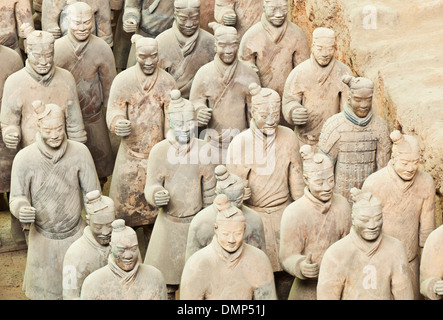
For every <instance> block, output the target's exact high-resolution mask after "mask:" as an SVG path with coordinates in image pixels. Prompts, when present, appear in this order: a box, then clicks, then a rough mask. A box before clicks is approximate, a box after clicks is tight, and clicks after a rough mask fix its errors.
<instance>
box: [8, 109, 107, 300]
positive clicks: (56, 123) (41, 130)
mask: <svg viewBox="0 0 443 320" xmlns="http://www.w3.org/2000/svg"><path fill="white" fill-rule="evenodd" d="M32 107H33V108H34V110H35V114H36V118H37V127H38V131H37V133H36V135H35V142H34V143H32V144H30V145H29V146H27V147H26V148H23V149H22V150H20V151H19V152H18V153H17V155H16V156H15V158H14V162H13V164H12V173H11V196H10V201H9V206H10V210H11V213H12V214H13V215H14V216H15V217H16V218H18V219H19V220H20V222H21V223H22V224H23V228H24V229H25V230H29V239H28V253H27V259H26V269H25V279H24V283H23V290H24V291H25V294H26V296H27V297H28V298H29V299H32V300H37V299H38V300H40V299H42V300H56V299H62V291H63V288H62V282H63V281H62V275H63V273H62V267H63V258H64V255H65V253H66V251H67V250H68V248H69V246H70V245H71V244H72V243H73V242H74V241H75V240H77V239H78V238H80V237H81V236H82V233H83V229H84V227H85V226H86V224H85V221H84V220H83V218H82V215H81V214H82V208H83V201H84V200H83V199H84V197H85V196H86V194H87V193H88V192H90V191H93V190H100V184H99V181H98V177H97V173H96V171H95V166H94V161H93V160H92V156H91V154H90V152H89V150H88V148H87V147H86V146H85V145H84V144H82V143H79V142H77V141H72V140H69V139H67V137H66V133H65V109H64V108H60V107H59V106H58V105H55V104H44V103H43V102H42V101H35V102H34V103H33V104H32Z"/></svg>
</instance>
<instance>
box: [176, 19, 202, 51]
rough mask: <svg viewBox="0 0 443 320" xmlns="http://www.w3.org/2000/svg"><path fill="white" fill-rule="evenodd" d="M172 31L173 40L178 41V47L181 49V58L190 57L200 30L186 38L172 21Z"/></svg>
mask: <svg viewBox="0 0 443 320" xmlns="http://www.w3.org/2000/svg"><path fill="white" fill-rule="evenodd" d="M172 30H174V34H175V38H176V39H177V41H178V45H179V47H180V49H181V53H182V54H183V57H186V56H188V55H190V54H191V53H192V52H193V51H194V48H195V45H196V43H197V40H198V36H199V34H200V28H198V29H197V30H196V31H195V33H194V34H193V35H192V36H190V37H186V36H184V35H183V34H182V33H181V32H180V30H179V29H178V26H177V23H176V22H175V21H174V23H173V25H172Z"/></svg>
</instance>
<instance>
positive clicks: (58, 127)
mask: <svg viewBox="0 0 443 320" xmlns="http://www.w3.org/2000/svg"><path fill="white" fill-rule="evenodd" d="M38 127H39V131H40V135H41V137H42V139H43V142H44V143H45V144H47V145H48V146H49V147H51V148H53V149H57V148H59V147H60V146H61V144H62V142H63V140H64V139H65V119H63V118H62V117H58V116H46V117H44V118H43V119H41V120H39V122H38Z"/></svg>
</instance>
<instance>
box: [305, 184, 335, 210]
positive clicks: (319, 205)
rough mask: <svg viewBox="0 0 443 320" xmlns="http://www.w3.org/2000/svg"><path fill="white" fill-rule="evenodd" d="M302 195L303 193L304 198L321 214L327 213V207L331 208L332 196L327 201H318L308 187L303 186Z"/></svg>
mask: <svg viewBox="0 0 443 320" xmlns="http://www.w3.org/2000/svg"><path fill="white" fill-rule="evenodd" d="M304 195H305V197H306V199H308V200H309V203H311V204H312V206H313V207H314V209H315V210H317V211H319V212H320V213H321V214H326V213H328V211H329V209H331V204H332V198H331V199H329V201H327V202H323V201H320V200H318V199H317V198H316V197H314V196H313V195H312V193H311V192H310V191H309V188H308V187H305V189H304Z"/></svg>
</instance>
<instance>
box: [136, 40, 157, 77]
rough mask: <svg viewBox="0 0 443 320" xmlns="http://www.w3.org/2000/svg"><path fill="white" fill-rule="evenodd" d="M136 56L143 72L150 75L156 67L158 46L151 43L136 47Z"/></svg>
mask: <svg viewBox="0 0 443 320" xmlns="http://www.w3.org/2000/svg"><path fill="white" fill-rule="evenodd" d="M136 57H137V62H138V64H139V65H140V67H141V69H142V71H143V73H144V74H146V75H151V74H153V73H154V71H155V69H156V68H157V63H158V47H157V46H151V45H150V46H140V47H137V51H136Z"/></svg>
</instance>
